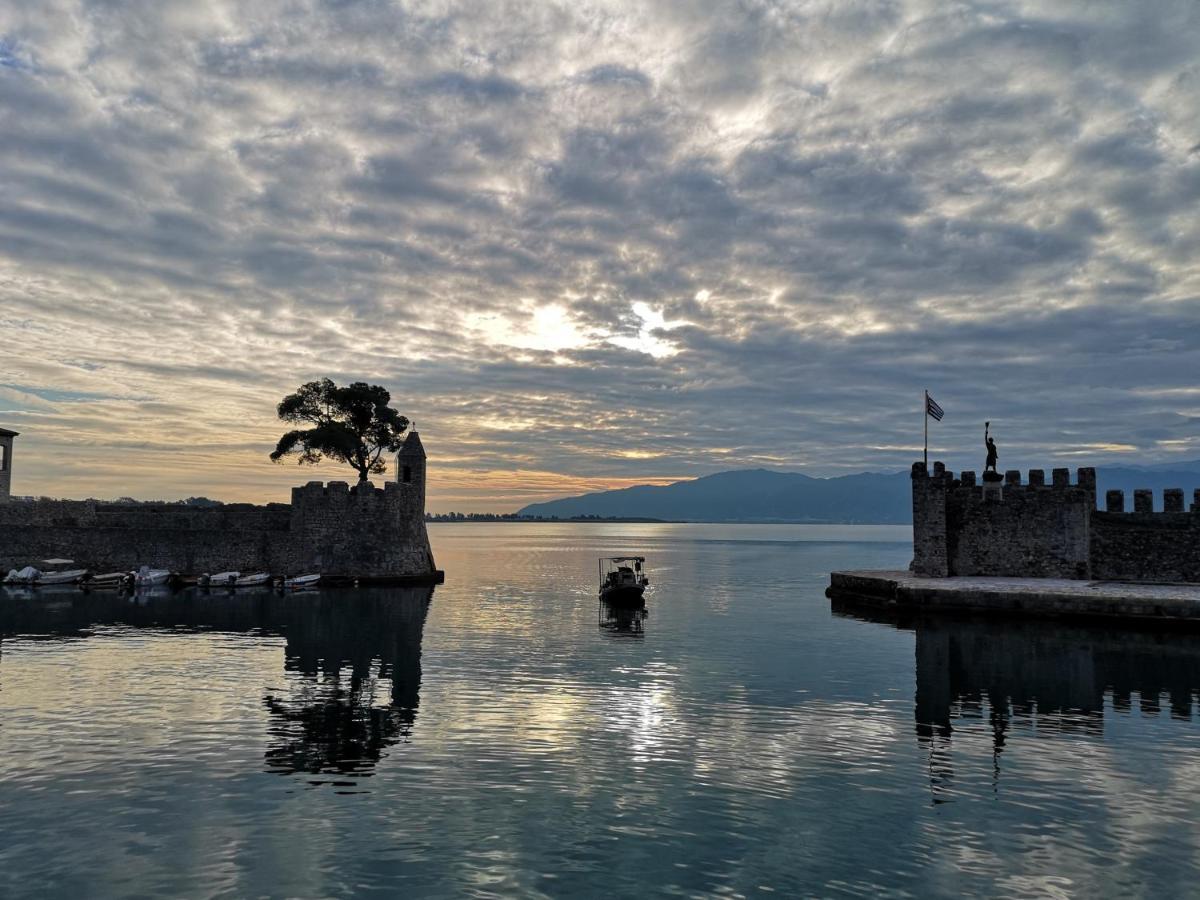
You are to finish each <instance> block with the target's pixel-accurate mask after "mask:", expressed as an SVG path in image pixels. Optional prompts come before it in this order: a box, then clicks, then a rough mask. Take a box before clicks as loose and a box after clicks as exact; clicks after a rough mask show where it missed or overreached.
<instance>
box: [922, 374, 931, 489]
mask: <svg viewBox="0 0 1200 900" xmlns="http://www.w3.org/2000/svg"><path fill="white" fill-rule="evenodd" d="M922 412H923V413H924V416H923V418H924V419H925V469H926V470H927V471H928V469H929V390H928V389H926V391H925V404H924V406H923V408H922Z"/></svg>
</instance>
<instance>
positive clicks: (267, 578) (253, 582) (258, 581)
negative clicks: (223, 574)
mask: <svg viewBox="0 0 1200 900" xmlns="http://www.w3.org/2000/svg"><path fill="white" fill-rule="evenodd" d="M270 583H271V573H270V572H256V573H255V574H253V575H243V576H242V577H241V578H238V579H237V580H236V581H235V582H234V584H235V585H237V587H258V586H259V585H263V584H270Z"/></svg>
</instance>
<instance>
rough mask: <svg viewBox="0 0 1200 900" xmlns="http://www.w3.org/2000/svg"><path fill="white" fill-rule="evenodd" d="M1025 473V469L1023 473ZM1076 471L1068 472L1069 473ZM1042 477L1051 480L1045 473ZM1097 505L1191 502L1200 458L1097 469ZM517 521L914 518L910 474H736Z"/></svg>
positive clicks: (554, 506)
mask: <svg viewBox="0 0 1200 900" xmlns="http://www.w3.org/2000/svg"><path fill="white" fill-rule="evenodd" d="M1022 475H1024V472H1022ZM1073 475H1074V473H1073V472H1072V476H1073ZM1046 477H1047V480H1048V479H1049V477H1050V473H1049V471H1047V473H1046ZM1096 486H1097V490H1098V494H1099V496H1098V503H1099V505H1100V506H1103V505H1104V492H1105V491H1107V490H1110V489H1121V490H1124V491H1125V493H1126V500H1125V504H1126V508H1127V509H1132V508H1133V491H1134V489H1135V488H1150V489H1152V490H1153V491H1154V494H1155V508H1156V509H1161V508H1162V490H1163V488H1169V487H1177V488H1183V489H1184V490H1185V491H1186V492H1187V502H1188V503H1189V504H1190V503H1191V499H1192V491H1193V489H1195V488H1197V487H1200V460H1196V461H1194V462H1185V463H1174V464H1172V465H1171V466H1170V467H1169V468H1168V467H1164V466H1147V467H1136V466H1125V467H1119V468H1117V467H1114V468H1100V469H1097V471H1096ZM518 515H522V516H544V517H547V518H549V517H552V516H557V517H558V518H560V519H569V518H572V517H576V516H602V517H610V516H616V517H622V518H633V517H646V518H654V519H666V520H670V521H676V522H829V523H832V522H861V523H871V524H896V525H907V524H909V523H910V522H911V521H912V495H911V493H910V489H909V474H908V472H894V473H890V474H880V473H872V472H864V473H862V474H859V475H843V476H840V477H837V478H813V477H811V476H809V475H802V474H801V473H799V472H773V471H771V470H769V469H739V470H735V471H731V472H720V473H718V474H716V475H709V476H707V477H704V478H697V479H695V480H693V481H677V482H675V483H674V484H668V485H664V486H661V487H660V486H657V485H640V486H638V487H631V488H623V489H621V490H617V491H601V492H599V493H594V494H584V495H582V496H579V497H566V498H564V499H562V500H551V501H549V502H546V503H533V504H531V505H529V506H526V507H525V508H524V509H522V510H520V512H519V513H518Z"/></svg>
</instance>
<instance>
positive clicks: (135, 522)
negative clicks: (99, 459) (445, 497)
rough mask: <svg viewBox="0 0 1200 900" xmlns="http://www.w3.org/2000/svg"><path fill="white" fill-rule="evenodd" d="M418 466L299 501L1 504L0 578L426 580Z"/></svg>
mask: <svg viewBox="0 0 1200 900" xmlns="http://www.w3.org/2000/svg"><path fill="white" fill-rule="evenodd" d="M417 450H420V446H419V443H417ZM413 464H414V466H415V465H416V464H417V460H416V459H415V457H414V460H413ZM419 465H420V469H419V477H411V480H410V481H409V482H407V483H404V482H388V483H386V484H385V485H384V487H382V488H377V487H375V486H373V485H371V484H370V483H367V484H365V485H361V486H356V487H354V488H351V487H350V485H348V484H347V483H346V482H344V481H332V482H330V483H329V484H328V485H323V484H322V483H321V482H319V481H313V482H309V483H308V484H307V485H305V486H304V487H298V488H293V490H292V502H291V504H286V503H271V504H268V505H266V506H254V505H251V504H248V503H234V504H226V505H224V506H214V507H191V506H176V505H169V504H113V503H99V502H96V501H93V500H36V501H15V502H12V503H7V504H2V505H0V574H2V573H3V572H7V571H8V570H9V569H14V568H21V567H22V566H26V565H30V564H34V565H36V564H37V562H38V561H40V560H44V559H50V558H53V557H61V558H64V559H71V560H74V561H75V562H76V563H78V564H79V565H80V566H81V567H87V568H89V569H91V570H92V571H94V572H112V571H128V570H130V569H136V568H138V567H139V566H143V565H148V566H150V567H152V568H162V569H171V570H173V571H176V572H180V573H184V574H200V573H203V572H208V573H210V574H212V573H216V572H222V571H229V570H236V571H240V572H270V573H272V574H277V575H301V574H310V573H321V574H323V575H345V576H353V577H359V578H381V579H386V578H412V579H422V578H424V577H425V576H432V575H433V574H434V572H435V570H436V567H435V565H434V560H433V552H432V549H431V548H430V545H429V534H428V532H427V531H426V528H425V470H424V451H420V461H419ZM410 475H411V476H415V475H417V473H414V472H412V471H411V470H410Z"/></svg>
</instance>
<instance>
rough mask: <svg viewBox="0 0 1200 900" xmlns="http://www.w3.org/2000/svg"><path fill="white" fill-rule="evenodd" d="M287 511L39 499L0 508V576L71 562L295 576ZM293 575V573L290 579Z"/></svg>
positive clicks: (277, 506)
mask: <svg viewBox="0 0 1200 900" xmlns="http://www.w3.org/2000/svg"><path fill="white" fill-rule="evenodd" d="M290 517H291V511H290V509H289V507H288V506H287V505H286V504H282V503H273V504H270V505H268V506H252V505H250V504H241V503H237V504H229V505H226V506H216V507H188V506H168V505H166V504H144V505H132V504H114V503H97V502H95V501H92V500H35V501H32V502H20V501H18V502H13V503H8V504H6V505H4V506H3V507H0V569H3V570H4V571H8V570H9V569H13V568H20V567H21V566H25V565H30V564H35V565H36V564H37V562H38V561H39V560H43V559H50V558H53V557H61V558H64V559H72V560H75V561H76V562H77V563H79V564H80V565H81V566H86V567H87V568H90V569H92V570H93V571H97V572H100V571H103V572H112V571H121V570H125V571H127V570H130V569H136V568H137V567H138V566H142V565H149V566H151V567H154V568H164V569H172V570H174V571H177V572H186V573H200V572H210V573H211V572H219V571H225V570H230V569H233V570H238V571H271V572H285V571H289V570H287V569H286V568H285V567H284V565H283V564H284V562H285V561H286V560H287V558H288V543H289V541H288V538H289V532H288V523H289V521H290ZM289 574H290V572H289Z"/></svg>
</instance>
